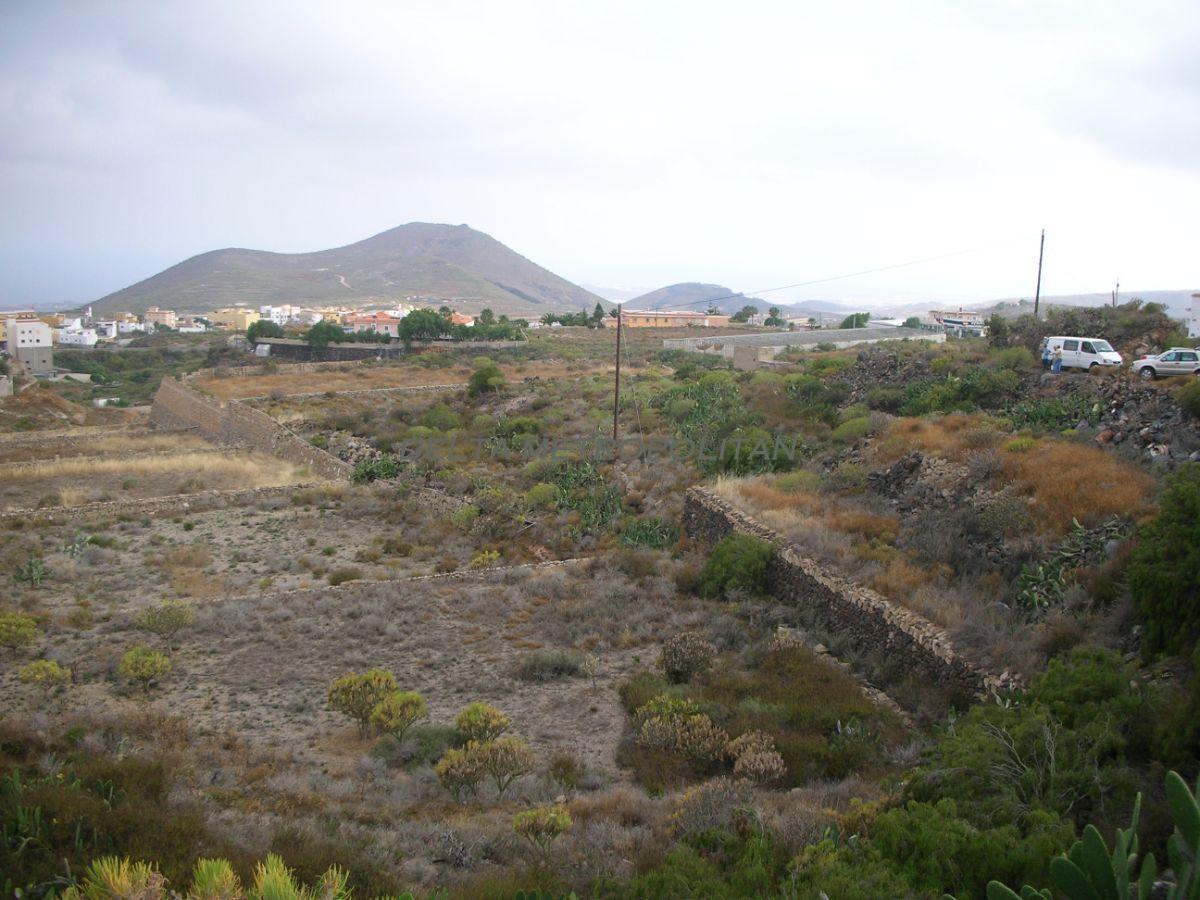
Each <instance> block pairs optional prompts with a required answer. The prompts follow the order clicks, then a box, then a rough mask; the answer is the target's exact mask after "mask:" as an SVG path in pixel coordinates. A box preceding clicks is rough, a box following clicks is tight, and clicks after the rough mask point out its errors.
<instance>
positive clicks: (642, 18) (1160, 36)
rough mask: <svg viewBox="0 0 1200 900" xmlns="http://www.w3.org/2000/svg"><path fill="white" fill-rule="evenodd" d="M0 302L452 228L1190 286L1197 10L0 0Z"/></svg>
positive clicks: (563, 262)
mask: <svg viewBox="0 0 1200 900" xmlns="http://www.w3.org/2000/svg"><path fill="white" fill-rule="evenodd" d="M0 17H2V21H0V197H2V203H0V307H3V306H12V305H17V304H24V303H31V302H35V303H41V304H63V305H68V304H76V303H80V302H83V301H87V300H92V299H96V298H98V297H100V296H102V295H104V294H106V293H108V292H110V291H112V290H115V289H118V288H121V287H124V286H125V285H127V284H129V283H132V282H134V281H137V280H140V279H142V278H145V277H148V276H149V275H152V274H154V273H155V272H158V271H160V270H161V269H164V268H166V267H167V266H169V265H172V264H174V263H176V262H179V261H180V260H182V259H184V258H186V257H188V256H191V255H194V254H196V253H201V252H204V251H206V250H211V249H216V248H219V247H227V246H241V247H253V248H257V249H264V250H276V251H284V252H294V251H304V250H317V249H324V248H327V247H331V246H337V245H341V244H346V243H350V242H353V241H355V240H359V239H361V238H364V237H367V236H369V235H371V234H374V233H376V232H379V231H382V230H385V229H387V228H389V227H392V226H394V225H398V224H401V223H403V222H409V221H430V222H448V223H452V224H458V223H463V222H465V223H467V224H469V225H471V226H472V227H474V228H478V229H480V230H482V231H486V232H487V233H489V234H491V235H492V236H494V237H496V238H497V239H499V240H501V241H503V242H504V243H506V244H508V245H509V246H510V247H512V248H513V249H515V250H517V251H518V252H520V253H522V254H524V255H525V256H528V257H530V258H531V259H533V260H534V261H536V262H538V263H540V264H542V265H545V266H546V267H547V268H550V269H552V270H553V271H555V272H557V273H559V274H560V275H562V276H564V277H566V278H569V279H571V280H573V281H575V282H581V283H586V284H590V285H602V286H609V287H619V288H627V289H651V288H655V287H658V286H661V285H664V284H668V283H672V282H676V281H711V282H717V283H720V284H724V285H728V286H731V287H733V288H735V289H738V290H745V291H753V290H756V289H762V288H767V287H773V286H776V285H782V284H788V283H792V282H799V281H808V280H811V279H818V278H823V277H828V276H834V275H840V274H843V273H847V272H853V271H857V270H861V269H869V268H875V267H879V266H886V265H889V264H893V263H902V262H906V261H909V260H913V259H920V258H925V257H930V256H938V255H941V254H946V253H951V252H955V251H959V250H968V249H975V248H986V249H981V250H978V252H973V253H967V254H964V255H961V256H957V257H953V258H951V259H948V260H940V261H936V262H930V263H925V264H921V265H916V266H912V267H909V268H903V269H897V270H893V271H890V272H885V273H879V274H876V275H872V276H868V277H862V278H854V279H847V280H844V281H838V282H833V283H830V284H826V285H819V286H812V287H809V288H804V289H797V290H793V291H783V292H778V293H774V294H769V295H766V296H769V297H771V298H779V299H781V300H786V299H804V298H813V299H817V298H821V299H855V300H889V299H899V298H903V299H913V300H915V299H921V300H924V299H930V300H936V301H938V302H949V301H954V300H976V299H985V298H992V297H1008V296H1025V295H1030V294H1032V291H1033V281H1034V278H1035V275H1036V263H1037V239H1038V231H1039V229H1041V228H1043V227H1044V228H1045V229H1046V231H1047V240H1046V252H1047V265H1046V274H1045V278H1044V284H1043V290H1044V292H1048V293H1075V292H1090V291H1107V290H1109V288H1110V287H1111V285H1112V281H1113V280H1114V279H1115V278H1117V277H1119V278H1120V280H1121V283H1122V285H1123V287H1128V288H1133V289H1136V288H1143V289H1151V288H1200V56H1198V55H1197V54H1198V50H1197V47H1200V3H1197V2H1196V0H1181V2H1178V3H1175V2H1155V0H1144V2H1139V3H1133V2H1116V3H1113V2H1102V0H1100V2H1098V0H1084V2H1069V3H1067V2H1056V0H1029V2H1008V3H1003V2H987V3H964V2H961V0H947V2H944V3H943V2H912V3H897V2H894V0H883V2H872V3H867V2H861V3H855V2H846V3H819V4H818V3H814V2H795V0H791V2H783V3H759V2H745V0H743V2H740V3H729V2H722V3H702V2H695V0H692V2H686V3H683V2H679V3H666V2H658V3H648V2H646V0H640V2H636V3H635V2H630V3H625V2H614V0H605V2H596V3H581V2H546V3H527V2H516V0H505V2H493V3H479V4H472V3H459V2H453V0H437V2H430V3H423V2H421V3H417V2H407V0H390V2H378V3H353V2H345V0H341V2H337V3H332V2H324V3H319V4H318V3H308V2H297V0H289V2H286V3H283V2H281V3H259V2H252V0H236V2H228V3H224V2H213V0H205V2H203V3H197V2H194V0H189V2H187V3H175V2H163V0H157V2H146V3H137V2H121V3H104V2H86V3H84V2H79V3H66V2H59V3H55V2H46V0H40V2H36V3H21V2H13V0H3V2H0Z"/></svg>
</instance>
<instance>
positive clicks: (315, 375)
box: [196, 351, 611, 400]
mask: <svg viewBox="0 0 1200 900" xmlns="http://www.w3.org/2000/svg"><path fill="white" fill-rule="evenodd" d="M480 353H481V355H486V354H485V353H483V351H480ZM500 368H501V370H502V371H503V372H504V377H505V378H506V379H508V380H509V381H520V380H522V379H525V378H564V377H570V378H574V377H578V376H580V375H582V374H587V373H593V372H606V371H608V370H609V369H610V368H611V366H610V364H609V363H608V362H607V361H603V362H600V363H598V364H590V365H588V366H586V367H585V368H584V369H583V370H581V369H580V366H579V365H578V364H571V365H570V367H568V364H566V363H562V362H558V361H546V362H540V361H531V362H523V363H515V364H514V363H502V364H501V365H500ZM471 372H472V367H471V366H469V365H458V366H449V367H446V368H432V369H427V368H424V367H422V366H416V365H411V364H409V365H405V364H401V365H395V366H371V367H366V366H362V367H351V368H348V369H347V370H345V371H343V370H340V369H333V370H318V371H308V372H295V373H291V372H286V371H284V372H277V373H275V374H273V375H246V376H238V377H234V378H210V379H207V380H204V381H199V382H196V387H197V388H199V389H200V390H202V391H204V392H205V393H207V394H210V395H212V396H213V397H216V398H217V399H219V400H236V399H240V398H244V397H266V396H269V395H271V394H273V393H275V392H279V393H282V394H283V395H284V396H287V395H288V394H317V393H321V392H323V391H337V392H340V391H367V390H378V389H382V388H403V387H420V386H427V385H438V384H466V382H467V379H468V378H470V377H471Z"/></svg>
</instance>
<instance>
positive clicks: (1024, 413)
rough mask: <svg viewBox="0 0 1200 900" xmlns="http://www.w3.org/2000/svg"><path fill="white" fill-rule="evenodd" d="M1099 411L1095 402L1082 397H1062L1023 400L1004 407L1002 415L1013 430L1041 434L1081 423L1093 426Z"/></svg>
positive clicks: (1072, 395) (1071, 395)
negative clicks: (1009, 422)
mask: <svg viewBox="0 0 1200 900" xmlns="http://www.w3.org/2000/svg"><path fill="white" fill-rule="evenodd" d="M1099 412H1100V411H1099V408H1098V407H1097V406H1096V404H1095V402H1094V401H1092V400H1090V399H1089V398H1088V397H1087V396H1085V395H1084V394H1064V395H1062V396H1060V397H1045V398H1037V399H1033V400H1024V401H1022V402H1020V403H1016V404H1014V405H1012V406H1010V407H1008V409H1007V410H1005V413H1004V415H1005V417H1006V418H1007V419H1008V420H1009V421H1011V422H1012V424H1013V428H1014V429H1016V430H1017V431H1024V430H1026V429H1028V430H1029V431H1033V432H1035V433H1038V434H1045V433H1047V432H1052V431H1062V430H1063V429H1064V428H1071V427H1074V426H1075V425H1077V424H1079V423H1080V422H1083V421H1086V422H1091V423H1095V422H1097V421H1098V420H1099Z"/></svg>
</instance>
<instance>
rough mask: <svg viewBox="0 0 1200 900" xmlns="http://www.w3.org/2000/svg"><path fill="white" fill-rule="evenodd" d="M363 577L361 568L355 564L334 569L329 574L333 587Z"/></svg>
mask: <svg viewBox="0 0 1200 900" xmlns="http://www.w3.org/2000/svg"><path fill="white" fill-rule="evenodd" d="M362 577H363V573H362V570H361V569H356V568H354V567H353V566H350V567H346V568H342V569H334V570H333V571H332V572H330V573H329V575H328V580H329V584H330V586H331V587H337V586H338V585H339V584H345V583H346V582H347V581H359V580H360V579H361V578H362Z"/></svg>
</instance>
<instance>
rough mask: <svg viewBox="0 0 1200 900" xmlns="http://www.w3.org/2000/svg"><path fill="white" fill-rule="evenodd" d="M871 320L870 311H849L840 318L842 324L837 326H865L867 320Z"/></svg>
mask: <svg viewBox="0 0 1200 900" xmlns="http://www.w3.org/2000/svg"><path fill="white" fill-rule="evenodd" d="M870 320H871V314H870V313H865V312H861V313H851V314H850V315H848V316H846V318H844V319H842V324H841V325H839V326H838V328H866V327H867V322H869V321H870Z"/></svg>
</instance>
